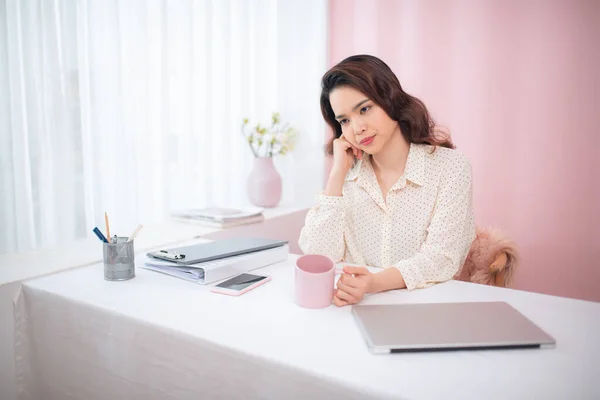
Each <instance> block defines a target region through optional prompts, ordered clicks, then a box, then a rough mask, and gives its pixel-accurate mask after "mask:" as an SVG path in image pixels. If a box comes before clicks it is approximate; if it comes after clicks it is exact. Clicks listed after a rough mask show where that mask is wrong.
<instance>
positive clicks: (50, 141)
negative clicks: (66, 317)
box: [0, 0, 327, 253]
mask: <svg viewBox="0 0 600 400" xmlns="http://www.w3.org/2000/svg"><path fill="white" fill-rule="evenodd" d="M326 10H327V2H325V1H322V0H308V1H307V0H303V1H285V0H280V1H277V0H271V1H268V0H264V1H263V0H250V1H246V0H214V1H208V0H206V1H193V0H187V1H183V0H181V1H179V0H177V1H175V0H173V1H167V0H113V1H104V0H77V1H76V0H22V1H17V0H0V133H1V135H0V140H1V142H0V158H1V160H0V163H1V172H0V174H1V179H2V181H1V186H0V201H1V205H0V226H1V230H0V253H6V252H18V251H24V250H27V249H31V248H37V247H48V246H54V245H56V244H57V243H58V242H59V241H63V242H64V241H69V240H72V239H75V238H78V237H83V236H89V235H91V234H92V233H91V230H92V228H93V227H94V226H96V225H98V226H103V224H102V221H103V215H104V211H107V212H108V213H109V216H110V217H111V222H112V226H113V227H115V228H114V229H113V231H114V230H116V229H119V230H120V231H121V232H124V234H127V233H128V232H129V231H130V230H131V229H133V228H134V227H135V226H136V225H137V224H138V223H151V222H154V221H160V220H163V219H165V218H167V217H168V215H169V212H170V211H172V210H176V209H181V208H186V207H202V206H207V205H229V206H242V205H244V204H246V203H247V198H246V189H245V182H246V177H247V174H248V172H249V170H250V167H251V165H252V156H251V152H250V150H249V148H248V147H247V144H246V143H245V142H244V140H243V138H242V136H241V133H240V126H241V121H242V118H244V117H249V118H251V119H253V120H255V121H263V122H268V121H269V117H270V115H271V113H272V112H273V111H279V112H280V113H281V117H282V119H283V120H285V121H288V122H290V123H291V124H292V125H293V126H295V127H296V128H297V129H298V131H299V133H298V144H297V147H296V150H295V151H294V152H293V153H291V155H289V156H285V157H280V158H277V159H276V160H275V161H276V166H277V168H278V170H279V171H280V173H281V174H282V176H283V179H284V197H283V202H300V203H304V204H310V203H311V202H312V201H313V199H314V195H315V193H317V192H318V190H319V189H320V188H321V182H322V179H321V177H322V170H323V151H322V146H323V129H324V126H323V122H322V118H321V116H320V112H319V104H318V95H319V83H320V82H319V79H320V77H321V75H322V74H323V73H324V71H325V68H326Z"/></svg>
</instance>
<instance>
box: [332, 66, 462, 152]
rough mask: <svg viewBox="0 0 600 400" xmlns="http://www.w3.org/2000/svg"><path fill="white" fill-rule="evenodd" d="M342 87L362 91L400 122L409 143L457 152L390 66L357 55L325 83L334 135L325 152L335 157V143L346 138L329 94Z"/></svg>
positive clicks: (335, 69) (444, 133) (334, 69)
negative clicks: (402, 84) (439, 147)
mask: <svg viewBox="0 0 600 400" xmlns="http://www.w3.org/2000/svg"><path fill="white" fill-rule="evenodd" d="M340 86H348V87H351V88H354V89H356V90H358V91H360V92H361V93H363V94H364V95H365V96H367V97H368V98H369V99H371V100H372V101H374V102H375V103H376V104H377V105H379V106H380V107H381V108H383V110H384V111H385V112H386V113H387V115H389V117H390V118H392V119H393V120H394V121H397V122H398V124H399V125H400V130H401V131H402V135H403V136H404V138H405V139H406V140H407V141H408V142H409V143H419V144H429V145H432V146H442V147H448V148H451V149H453V148H454V144H453V143H452V140H451V138H450V135H449V133H448V132H447V130H445V129H442V128H441V127H438V126H436V124H435V122H434V121H433V119H432V118H431V116H430V115H429V112H428V111H427V107H425V104H423V102H422V101H421V100H419V99H417V98H416V97H413V96H411V95H409V94H408V93H406V92H405V91H404V90H403V89H402V86H401V85H400V81H399V80H398V78H397V77H396V75H395V74H394V73H393V72H392V70H391V69H390V67H388V65H387V64H386V63H384V62H383V61H382V60H380V59H379V58H377V57H374V56H370V55H355V56H351V57H348V58H346V59H345V60H343V61H342V62H340V63H339V64H337V65H336V66H334V67H333V68H331V69H330V70H329V71H327V73H326V74H325V75H323V78H322V80H321V113H322V114H323V118H325V121H326V122H327V124H328V125H329V126H330V127H331V129H333V132H334V137H333V138H332V140H331V141H330V142H329V143H328V144H327V146H326V149H325V151H326V153H327V154H333V140H334V139H336V138H339V137H340V136H341V135H342V127H341V125H340V124H339V122H338V121H337V120H336V119H335V114H334V112H333V109H332V108H331V103H330V102H329V94H330V93H331V92H332V91H333V90H334V89H335V88H337V87H340Z"/></svg>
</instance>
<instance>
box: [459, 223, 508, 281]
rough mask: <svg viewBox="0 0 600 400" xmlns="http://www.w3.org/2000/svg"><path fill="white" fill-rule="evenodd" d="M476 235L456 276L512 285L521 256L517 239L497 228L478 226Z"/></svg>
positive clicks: (465, 279)
mask: <svg viewBox="0 0 600 400" xmlns="http://www.w3.org/2000/svg"><path fill="white" fill-rule="evenodd" d="M476 233H477V236H476V237H475V240H474V241H473V243H472V244H471V249H470V250H469V254H468V255H467V258H466V260H465V263H464V265H463V267H462V268H461V270H460V271H459V272H458V273H457V274H456V275H455V277H454V279H456V280H459V281H465V282H474V283H480V284H484V285H491V286H503V287H509V286H510V285H511V283H512V277H513V273H514V269H515V268H516V266H517V262H518V259H519V256H518V251H517V247H516V245H515V243H514V242H513V241H512V240H510V239H509V238H508V237H507V236H506V235H505V234H503V233H502V232H500V231H498V230H496V229H483V228H480V227H477V231H476Z"/></svg>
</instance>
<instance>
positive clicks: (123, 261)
mask: <svg viewBox="0 0 600 400" xmlns="http://www.w3.org/2000/svg"><path fill="white" fill-rule="evenodd" d="M102 249H103V253H104V279H106V280H107V281H126V280H128V279H131V278H133V277H135V255H134V248H133V240H132V241H127V238H126V237H117V238H116V240H113V241H111V242H110V243H106V242H103V243H102Z"/></svg>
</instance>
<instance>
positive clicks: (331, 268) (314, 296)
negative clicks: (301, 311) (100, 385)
mask: <svg viewBox="0 0 600 400" xmlns="http://www.w3.org/2000/svg"><path fill="white" fill-rule="evenodd" d="M294 275H295V276H294V284H295V297H296V304H298V305H299V306H301V307H305V308H324V307H327V306H328V305H330V304H331V302H332V301H333V290H334V287H333V286H334V282H335V275H336V270H335V263H334V262H333V260H332V259H331V258H329V257H326V256H322V255H319V254H306V255H303V256H301V257H299V258H298V261H296V268H295V273H294Z"/></svg>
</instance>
